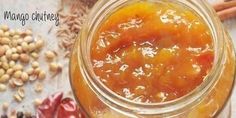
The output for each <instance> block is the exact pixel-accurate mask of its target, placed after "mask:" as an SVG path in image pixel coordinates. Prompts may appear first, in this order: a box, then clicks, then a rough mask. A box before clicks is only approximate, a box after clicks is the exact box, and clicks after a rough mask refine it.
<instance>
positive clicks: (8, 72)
mask: <svg viewBox="0 0 236 118" xmlns="http://www.w3.org/2000/svg"><path fill="white" fill-rule="evenodd" d="M13 72H14V70H13V69H12V68H9V69H7V72H6V74H8V75H12V74H13Z"/></svg>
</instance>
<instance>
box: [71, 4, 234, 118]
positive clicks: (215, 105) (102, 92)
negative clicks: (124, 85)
mask: <svg viewBox="0 0 236 118" xmlns="http://www.w3.org/2000/svg"><path fill="white" fill-rule="evenodd" d="M139 1H142V0H110V1H106V0H100V1H98V3H97V4H96V5H95V6H94V8H93V9H92V11H91V12H90V14H89V16H88V19H87V21H86V22H85V24H84V26H83V28H82V30H81V32H80V35H79V37H78V39H77V41H76V43H75V45H74V50H73V52H72V55H71V60H70V81H71V86H72V89H73V93H74V95H75V98H76V99H77V102H78V104H79V105H80V107H81V108H82V109H83V111H84V112H85V114H86V115H87V117H96V118H99V117H101V118H111V117H112V118H126V117H155V118H159V117H173V118H210V117H220V118H227V117H230V115H231V113H230V111H231V106H230V96H231V93H232V89H233V86H234V77H235V52H234V48H233V45H232V41H231V39H230V37H229V35H228V33H227V32H226V31H225V29H224V28H223V26H222V23H221V22H220V20H219V19H218V17H217V15H216V13H215V11H214V10H213V9H212V8H211V7H210V6H209V4H208V3H206V1H205V0H150V2H172V3H176V4H178V5H183V6H184V7H188V8H190V9H191V10H192V11H193V12H196V13H197V14H198V15H200V16H201V17H202V19H203V20H204V21H205V22H206V24H207V25H208V27H209V29H210V31H211V35H212V38H213V40H214V51H215V60H214V64H213V67H212V70H211V72H209V74H208V75H207V76H206V78H207V79H205V81H203V83H202V84H201V85H200V86H199V87H197V88H196V89H194V90H193V91H192V92H190V93H189V94H187V95H185V96H183V97H181V98H178V99H175V100H173V101H168V102H163V103H136V102H133V101H130V100H127V99H125V98H123V97H121V96H118V95H117V94H115V93H114V92H112V91H111V90H109V89H108V88H106V87H105V86H104V84H102V82H101V81H100V79H98V78H96V76H95V74H94V72H93V68H92V66H91V59H90V45H91V41H92V39H93V36H94V34H95V32H96V30H97V28H98V27H99V24H100V23H101V22H102V21H103V20H104V19H106V18H107V17H108V16H109V14H111V13H112V12H114V11H116V10H117V9H119V8H121V7H123V6H125V5H128V4H132V3H133V2H139Z"/></svg>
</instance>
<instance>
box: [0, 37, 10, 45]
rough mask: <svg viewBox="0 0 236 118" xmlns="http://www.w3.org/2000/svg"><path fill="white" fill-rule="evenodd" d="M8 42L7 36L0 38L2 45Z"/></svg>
mask: <svg viewBox="0 0 236 118" xmlns="http://www.w3.org/2000/svg"><path fill="white" fill-rule="evenodd" d="M10 42H11V40H10V39H9V38H7V37H3V38H1V40H0V44H3V45H4V44H6V45H8V44H9V43H10Z"/></svg>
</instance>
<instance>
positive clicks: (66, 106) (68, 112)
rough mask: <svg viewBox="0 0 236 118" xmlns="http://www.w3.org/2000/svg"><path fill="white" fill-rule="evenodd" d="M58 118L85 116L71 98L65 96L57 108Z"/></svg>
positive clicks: (82, 117) (79, 117) (80, 117)
mask: <svg viewBox="0 0 236 118" xmlns="http://www.w3.org/2000/svg"><path fill="white" fill-rule="evenodd" d="M55 117H56V118H84V116H83V114H82V113H81V112H80V111H79V109H78V107H77V105H76V103H75V101H74V100H72V99H71V98H64V99H63V100H62V101H61V103H60V105H59V106H58V108H57V112H56V116H55Z"/></svg>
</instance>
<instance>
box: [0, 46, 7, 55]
mask: <svg viewBox="0 0 236 118" xmlns="http://www.w3.org/2000/svg"><path fill="white" fill-rule="evenodd" d="M5 52H6V48H4V47H3V46H0V56H3V55H4V54H5Z"/></svg>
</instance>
